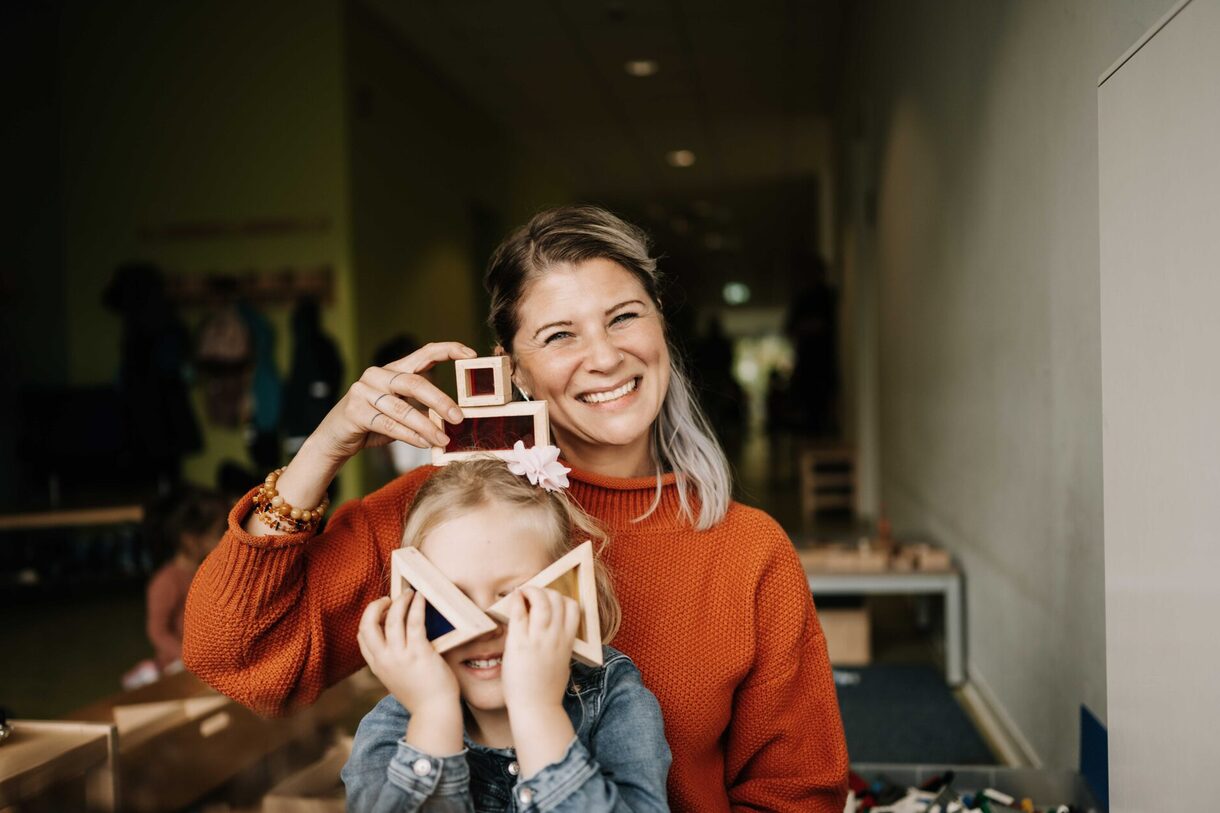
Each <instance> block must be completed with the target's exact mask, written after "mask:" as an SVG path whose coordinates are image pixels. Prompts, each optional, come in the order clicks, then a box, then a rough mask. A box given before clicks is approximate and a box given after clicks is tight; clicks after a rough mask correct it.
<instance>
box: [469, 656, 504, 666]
mask: <svg viewBox="0 0 1220 813" xmlns="http://www.w3.org/2000/svg"><path fill="white" fill-rule="evenodd" d="M503 660H504V658H503V657H499V658H487V659H486V660H482V659H479V658H471V659H470V660H468V661H463V663H465V664H466V665H467V666H469V667H470V668H472V669H490V668H491V667H493V666H499V665H500V662H501V661H503Z"/></svg>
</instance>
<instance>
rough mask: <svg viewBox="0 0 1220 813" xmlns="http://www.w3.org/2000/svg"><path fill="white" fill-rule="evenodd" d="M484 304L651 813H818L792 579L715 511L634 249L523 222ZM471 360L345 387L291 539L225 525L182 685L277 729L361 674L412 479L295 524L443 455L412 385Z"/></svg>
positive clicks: (299, 459) (804, 639) (617, 230)
mask: <svg viewBox="0 0 1220 813" xmlns="http://www.w3.org/2000/svg"><path fill="white" fill-rule="evenodd" d="M486 285H487V288H488V291H489V293H490V294H491V316H490V323H491V325H492V328H493V329H494V331H495V334H496V337H497V340H498V341H499V347H498V348H497V350H498V351H499V352H503V353H506V354H508V355H509V356H510V357H511V358H512V361H513V383H514V384H515V385H516V386H517V388H518V389H519V390H520V391H521V393H522V394H523V395H524V396H526V397H528V398H536V399H545V400H546V401H547V402H548V409H549V412H550V417H551V424H552V431H553V433H554V435H555V439H556V441H557V442H558V444H559V446H560V448H561V449H562V450H563V454H564V458H565V461H566V463H567V464H568V465H569V466H571V467H572V469H573V470H572V472H571V473H570V474H569V475H568V477H569V480H570V482H571V495H572V496H573V497H574V498H575V499H576V500H577V502H578V503H579V504H580V505H581V506H582V507H583V508H584V509H585V510H586V511H588V512H589V513H590V514H592V515H593V516H595V517H596V518H598V519H599V520H600V521H601V522H602V523H603V524H604V525H605V526H606V528H607V529H608V530H609V532H610V533H611V535H612V539H613V541H612V543H611V544H610V546H609V547H608V548H607V551H606V561H607V564H608V565H609V566H610V568H611V570H612V572H613V573H614V577H615V584H616V589H617V591H618V594H619V600H620V602H621V604H622V610H623V624H622V628H621V630H620V632H619V635H618V637H617V638H616V645H617V646H619V648H621V649H622V650H623V651H624V652H625V653H626V654H627V655H629V656H630V657H631V658H632V659H633V660H634V661H635V663H636V664H637V666H639V668H640V671H641V672H642V673H643V677H644V683H645V685H647V686H648V688H649V689H651V690H652V692H653V693H654V694H655V695H656V696H657V699H658V700H659V701H660V704H661V709H662V712H663V713H664V717H665V733H666V738H667V739H668V741H669V745H670V749H671V750H672V752H673V764H672V767H671V769H670V780H669V795H670V803H671V804H672V805H673V807H674V809H677V810H691V811H699V813H705V812H706V811H727V810H730V809H731V808H734V807H740V808H744V809H752V810H792V811H798V810H799V811H833V812H834V813H838V811H841V810H842V809H843V803H844V797H845V794H846V779H847V750H846V746H845V744H844V740H843V730H842V723H841V721H840V719H839V713H838V704H837V701H836V698H835V692H834V685H833V681H832V679H831V672H830V666H829V663H828V661H827V658H826V646H825V641H824V639H823V638H822V632H821V627H820V625H819V624H818V620H817V616H816V614H815V612H814V608H813V602H812V600H811V599H810V595H809V590H808V588H807V586H806V582H805V577H804V572H803V571H802V569H801V566H800V563H799V561H798V559H797V556H796V553H795V551H794V550H793V548H792V545H791V543H790V542H789V540H788V538H787V536H786V535H785V534H784V532H783V530H782V529H781V528H780V527H779V526H778V525H777V524H776V523H775V522H774V520H772V519H771V518H770V517H768V516H767V515H766V514H764V513H762V512H761V511H757V510H754V509H751V508H747V507H745V506H742V505H740V504H738V503H734V502H732V501H731V499H730V490H731V483H730V474H729V469H728V465H727V463H726V461H725V458H724V454H723V452H721V450H720V447H719V446H718V445H717V443H716V441H715V440H714V439H713V436H712V433H711V431H710V429H709V428H708V426H707V423H706V421H705V420H704V419H703V418H702V416H701V414H700V413H699V411H698V408H697V407H696V406H695V404H694V402H693V400H692V398H691V394H690V387H689V384H688V383H687V380H686V377H685V376H684V375H683V373H682V370H681V366H680V364H679V363H678V360H677V358H676V357H675V355H674V354H673V353H672V352H671V350H670V346H669V343H668V340H667V338H666V335H665V324H664V322H663V318H662V315H661V309H660V297H659V294H658V275H657V271H656V262H655V260H653V259H652V258H651V257H650V256H649V255H648V247H647V240H646V238H645V236H644V235H643V233H642V232H640V231H639V230H638V229H636V228H635V227H633V226H630V225H628V224H626V223H624V222H623V221H621V220H619V219H618V218H616V217H615V216H613V215H611V214H610V213H609V212H606V211H604V210H601V209H597V208H594V207H567V208H561V209H556V210H553V211H549V212H544V213H542V214H539V215H537V216H535V217H534V218H533V219H532V220H531V221H530V222H529V223H528V224H527V225H526V226H524V227H523V228H521V229H520V230H518V231H517V232H515V233H514V234H513V235H511V236H510V237H509V238H508V239H507V240H506V241H505V242H504V243H503V244H502V245H501V246H500V247H499V248H498V249H497V250H496V252H495V254H494V255H493V257H492V259H491V262H490V264H489V267H488V271H487V278H486ZM476 355H477V354H476V353H475V352H474V351H473V350H471V349H470V348H468V347H465V346H463V345H460V344H456V343H444V344H431V345H428V346H426V347H424V348H422V349H420V350H419V351H418V352H416V353H413V354H411V355H410V356H407V357H406V358H404V359H402V360H400V361H397V362H395V363H393V364H391V365H388V366H387V367H384V368H382V367H373V368H369V369H368V370H366V371H365V372H364V374H363V375H362V376H361V377H360V380H359V381H357V382H356V383H355V384H353V385H352V387H351V389H350V390H348V392H347V394H346V395H345V396H344V397H343V399H342V401H340V403H339V404H337V405H336V406H335V408H334V409H333V410H332V411H331V412H330V414H329V415H327V416H326V418H325V419H324V420H323V421H322V423H321V424H320V425H319V426H318V428H317V429H316V430H315V431H314V432H313V434H312V435H310V436H309V438H308V439H307V440H306V441H305V444H304V445H303V446H302V447H301V451H300V452H299V453H298V454H297V456H296V457H295V458H294V459H293V461H292V463H291V464H290V465H289V466H288V467H287V468H286V469H285V470H283V472H282V473H281V474H279V476H278V479H273V478H269V479H270V480H271V482H272V483H273V484H274V486H275V489H276V490H278V496H277V499H279V500H280V501H281V503H282V504H285V505H290V506H294V507H297V508H298V509H302V510H301V512H300V513H299V517H300V518H298V519H295V520H293V519H289V518H285V519H284V520H282V521H281V519H280V518H279V517H278V515H277V514H275V513H269V512H267V511H266V510H265V509H263V508H262V507H261V505H260V510H259V511H257V512H255V513H254V514H253V515H252V513H251V509H252V506H253V498H254V494H253V493H252V494H250V495H247V496H246V497H245V498H244V499H243V500H242V501H241V502H239V503H238V505H237V506H236V507H235V508H234V509H233V512H232V514H231V516H230V527H229V532H228V533H227V534H226V535H225V538H224V540H223V541H222V543H221V545H220V547H219V548H218V549H217V550H216V552H215V553H214V554H213V555H212V556H211V557H209V559H208V560H207V562H205V563H204V566H203V568H202V569H201V570H200V574H199V576H198V577H197V578H196V580H195V583H194V585H193V587H192V591H191V597H190V601H189V605H188V617H187V642H186V652H185V660H186V663H187V665H188V666H189V667H190V668H191V670H192V671H194V672H195V673H196V674H198V675H199V676H200V677H202V678H204V679H205V680H207V681H208V682H209V683H211V684H212V685H214V686H216V687H217V688H218V689H220V690H221V691H223V692H225V693H226V694H229V695H230V696H232V697H234V698H236V699H238V700H240V701H241V702H243V703H246V704H247V705H250V706H251V707H252V708H255V709H256V710H259V711H262V712H265V713H268V712H269V713H276V712H283V711H285V710H289V709H292V708H295V707H298V706H301V705H305V704H308V703H310V702H312V701H313V699H314V698H315V697H317V695H318V694H319V693H320V692H321V691H322V690H323V689H325V688H326V687H327V686H329V685H331V684H333V683H335V682H336V681H338V680H340V679H342V678H343V677H345V676H346V675H348V674H350V673H351V672H353V671H354V670H356V669H358V668H359V667H360V666H361V665H362V659H361V657H360V652H359V650H358V648H357V644H356V632H357V626H358V624H359V621H360V616H361V613H362V611H363V610H364V608H365V607H366V606H367V605H368V604H369V603H370V602H372V601H374V600H375V599H377V598H379V597H380V596H381V595H384V593H385V582H384V572H385V563H386V561H387V560H388V558H389V555H390V552H391V551H392V550H393V549H394V548H395V547H397V545H398V543H399V540H400V539H401V535H402V526H403V517H404V515H405V514H406V508H407V506H408V505H409V503H410V501H411V499H412V497H413V495H414V493H415V491H416V489H417V488H418V487H419V485H420V483H421V482H422V481H423V480H425V479H426V478H427V476H428V475H429V471H428V470H427V469H421V470H418V471H416V472H411V473H409V474H406V475H403V476H402V477H399V478H398V479H397V480H395V481H394V482H392V483H390V484H389V485H387V486H386V487H384V488H382V489H380V490H379V491H377V492H375V493H373V494H370V495H368V496H367V497H364V498H363V499H361V500H354V501H352V502H349V503H347V504H345V505H343V506H342V507H341V508H339V510H338V511H336V512H335V515H334V516H333V517H332V518H331V520H330V522H329V524H328V526H327V529H326V532H325V533H323V534H320V535H316V536H315V535H314V534H313V533H312V530H313V528H312V526H314V525H316V518H317V511H316V509H312V508H311V506H318V507H321V508H324V506H325V503H324V495H325V491H326V486H327V484H328V483H329V482H330V481H331V479H332V478H333V477H334V476H335V475H336V474H337V473H338V471H339V469H340V468H341V467H342V466H343V464H344V463H345V462H346V461H347V460H348V459H350V458H351V457H352V456H353V455H354V454H356V452H358V451H359V450H360V449H362V448H364V447H365V446H380V445H384V444H386V443H389V442H390V441H391V440H395V439H397V440H403V441H406V442H407V443H411V444H413V445H416V446H430V445H432V444H438V445H444V444H445V443H446V442H447V441H446V437H445V435H444V433H443V432H442V431H440V430H438V429H437V428H436V427H435V426H433V425H432V423H431V422H430V421H429V420H428V417H427V415H426V414H425V412H423V411H421V410H418V409H416V408H414V407H412V406H411V404H410V403H409V402H408V399H413V400H414V401H416V402H418V403H421V404H423V405H424V406H425V407H430V408H432V409H435V410H436V411H437V412H438V413H439V414H441V415H443V416H446V418H447V419H448V420H449V421H450V422H452V423H457V422H459V421H460V420H461V412H460V411H459V410H458V408H457V405H456V404H454V403H453V401H452V400H450V399H449V398H448V397H447V396H446V395H445V394H444V393H442V392H441V391H440V390H438V389H436V387H434V386H432V385H431V384H430V383H428V381H427V380H426V379H425V378H424V377H423V376H422V375H421V373H422V372H424V371H426V370H428V369H429V368H431V367H432V366H433V365H435V364H437V363H439V362H443V361H447V360H451V359H458V358H473V357H475V356H476ZM319 504H320V505H319ZM264 518H265V519H264ZM276 528H280V529H287V530H288V531H289V532H288V533H283V532H282V530H276Z"/></svg>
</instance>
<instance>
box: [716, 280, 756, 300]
mask: <svg viewBox="0 0 1220 813" xmlns="http://www.w3.org/2000/svg"><path fill="white" fill-rule="evenodd" d="M721 295H722V296H724V301H725V302H727V303H728V304H730V305H744V304H746V303H747V302H749V301H750V286H749V285H746V284H745V283H744V282H726V283H725V285H724V290H723V291H721Z"/></svg>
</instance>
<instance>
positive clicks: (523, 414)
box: [428, 401, 551, 466]
mask: <svg viewBox="0 0 1220 813" xmlns="http://www.w3.org/2000/svg"><path fill="white" fill-rule="evenodd" d="M461 409H462V415H463V416H465V418H466V419H465V420H464V421H462V422H461V423H460V424H458V425H456V426H455V425H453V424H447V423H445V422H444V420H442V418H441V416H440V415H438V414H437V413H436V412H435V411H434V410H431V409H430V410H428V417H429V418H430V419H431V420H432V422H433V423H434V424H436V425H437V426H438V427H439V428H440V429H441V430H442V431H443V432H444V433H445V434H446V435H448V436H449V445H448V446H445V447H444V448H442V447H440V446H433V447H432V465H434V466H443V465H445V464H446V463H449V462H450V461H453V460H467V459H470V458H472V457H498V458H500V459H502V460H504V459H507V458H508V456H509V453H510V452H511V451H512V448H513V444H514V443H516V442H517V441H522V442H523V443H524V444H525V445H526V446H527V447H531V446H549V445H550V443H551V425H550V422H549V421H548V419H547V409H546V401H513V402H512V403H510V404H504V405H503V406H494V407H462V408H461Z"/></svg>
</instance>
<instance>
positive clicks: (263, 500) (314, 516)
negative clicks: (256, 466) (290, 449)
mask: <svg viewBox="0 0 1220 813" xmlns="http://www.w3.org/2000/svg"><path fill="white" fill-rule="evenodd" d="M286 468H288V467H287V466H283V467H281V468H278V469H276V470H275V471H273V472H271V473H270V474H268V475H267V479H266V480H265V481H264V482H263V484H262V485H261V486H259V489H258V491H257V492H255V494H254V504H255V505H256V506H258V507H257V508H255V510H254V514H255V516H257V517H258V518H259V519H260V520H262V522H263V524H264V525H266V526H267V527H268V528H271V529H272V530H275V531H285V532H288V533H300V532H301V531H309V530H313V529H314V528H316V527H318V523H319V522H321V521H322V517H323V516H325V514H326V509H327V508H329V507H330V497H323V498H322V502H321V504H319V505H318V507H317V508H293V507H292V506H291V505H289V504H288V503H287V502H285V501H284V498H283V497H281V496H280V493H279V492H278V491H276V489H275V484H276V483H277V482H279V479H280V475H281V474H283V473H284V469H286Z"/></svg>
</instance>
